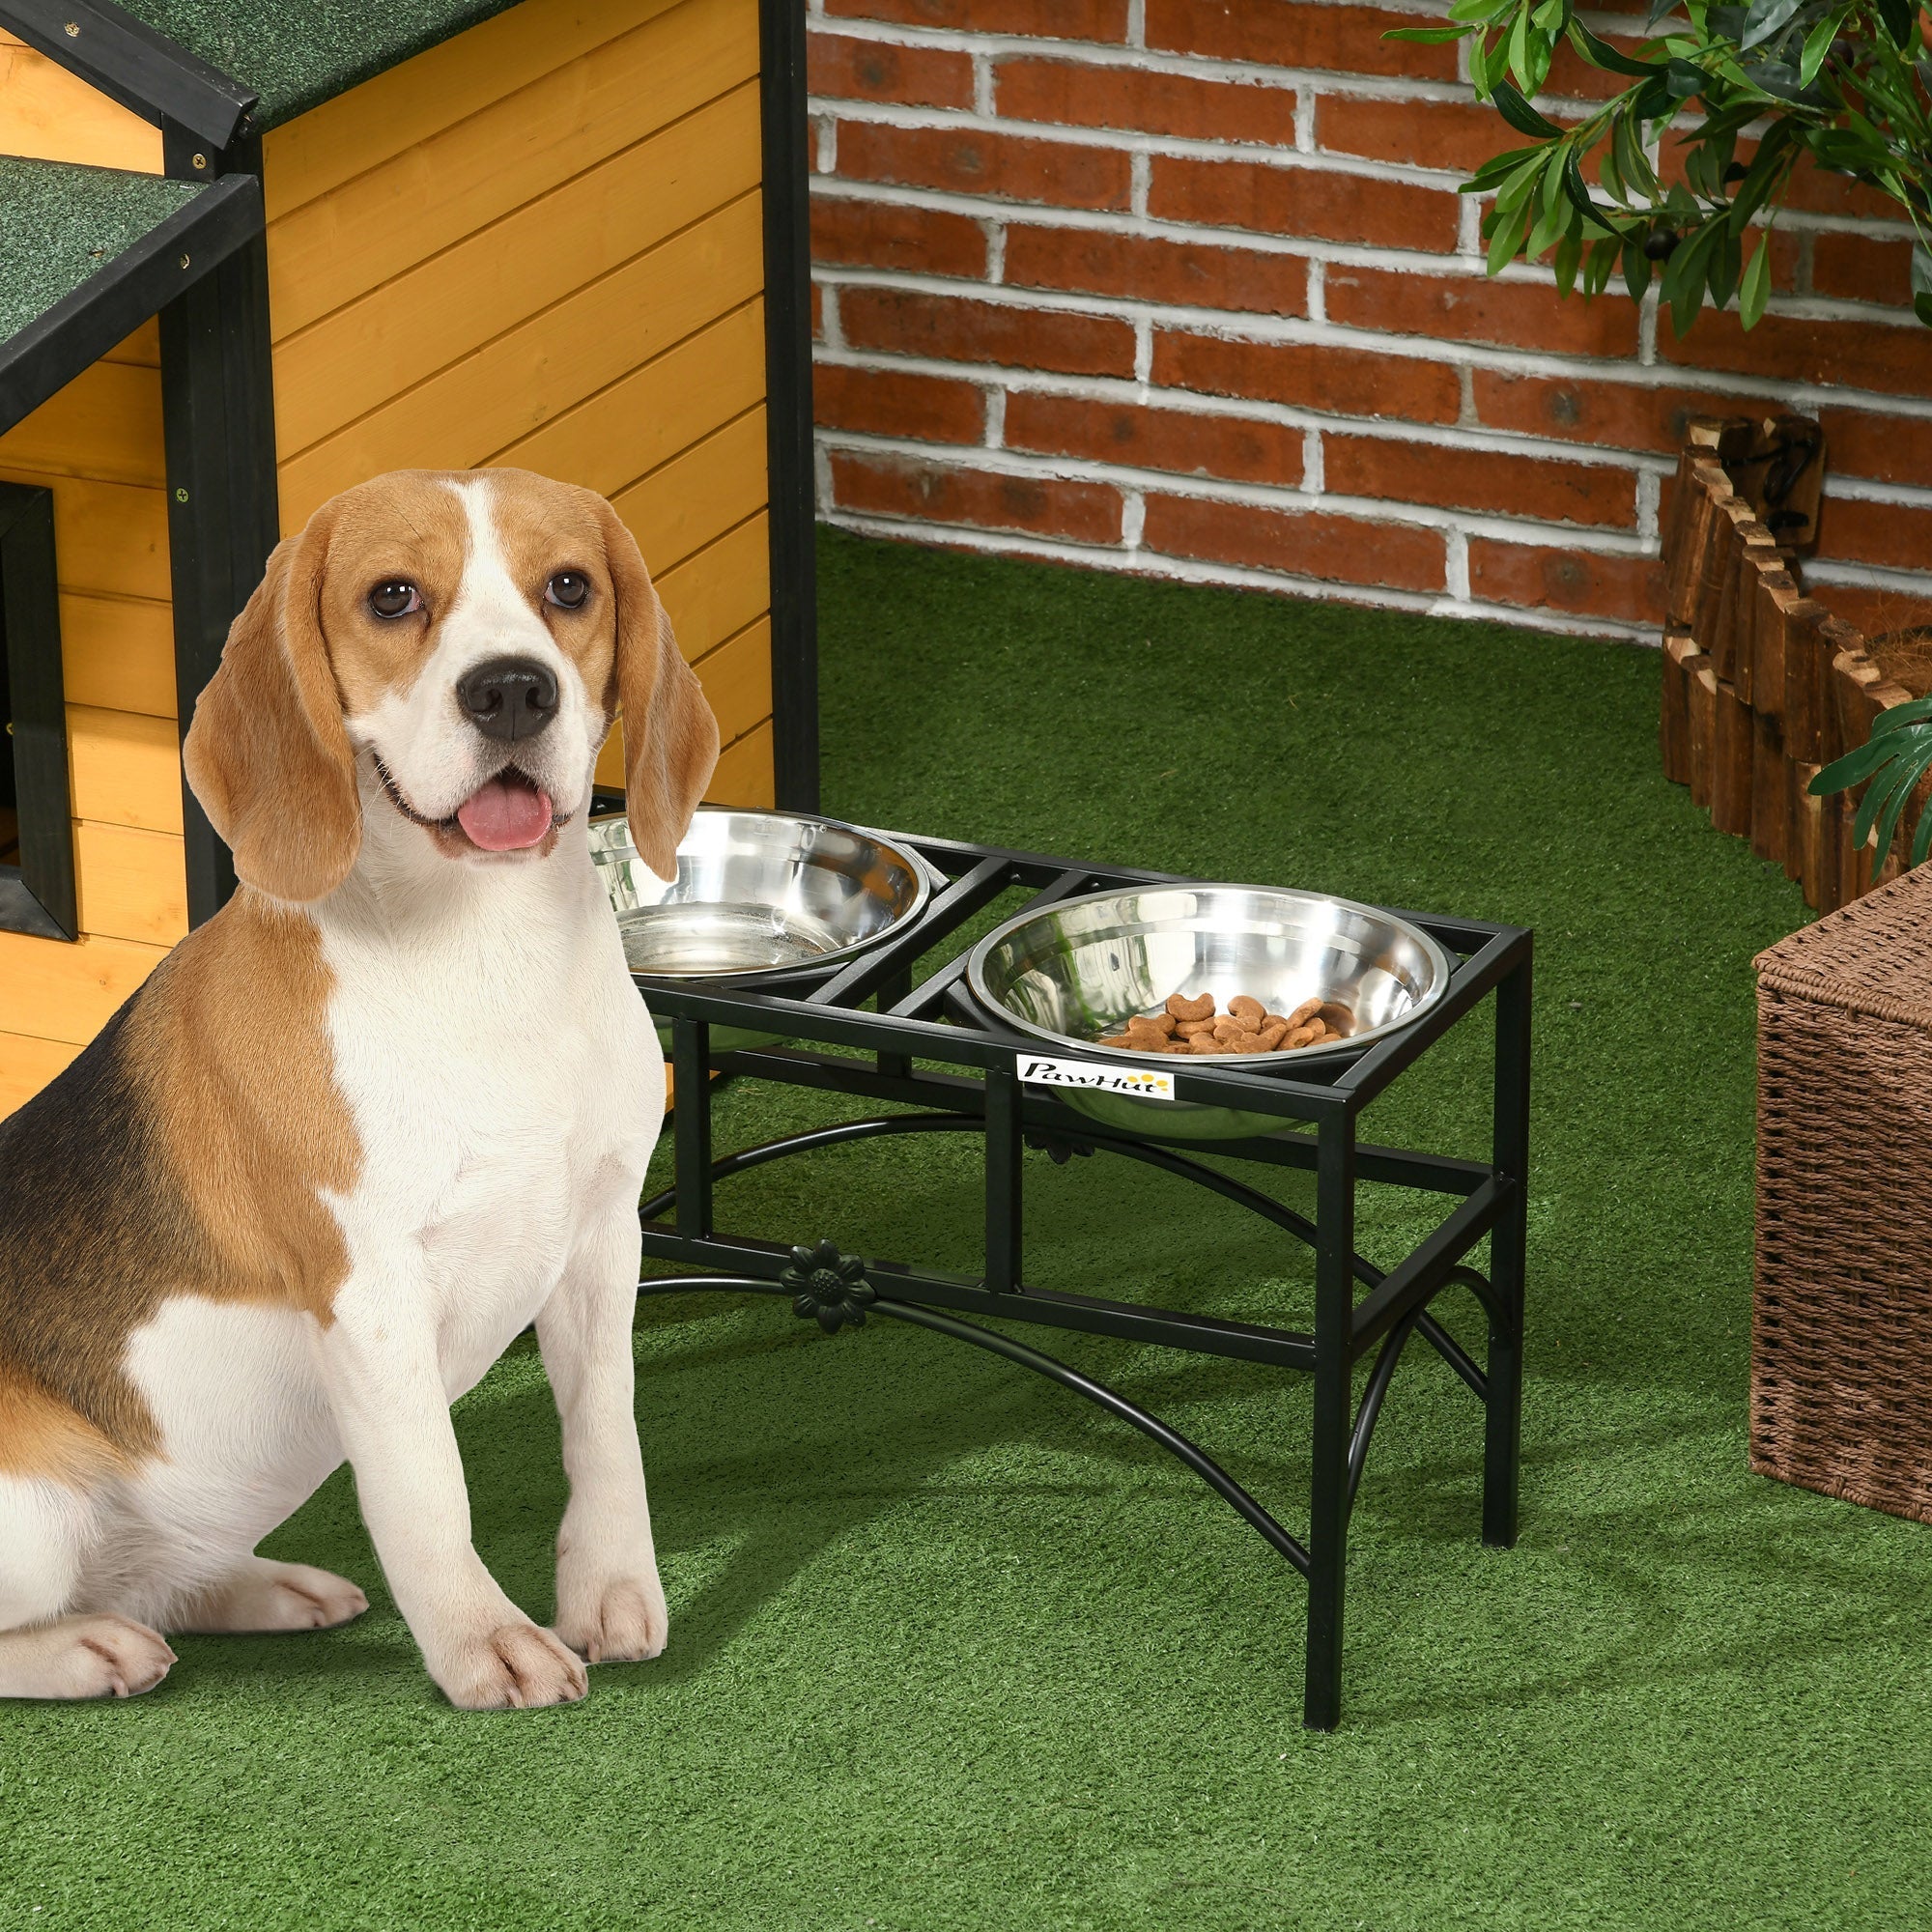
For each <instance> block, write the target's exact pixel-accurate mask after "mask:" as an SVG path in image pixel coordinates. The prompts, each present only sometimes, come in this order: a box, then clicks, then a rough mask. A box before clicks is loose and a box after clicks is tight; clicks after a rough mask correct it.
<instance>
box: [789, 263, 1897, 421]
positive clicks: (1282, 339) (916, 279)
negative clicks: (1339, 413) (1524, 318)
mask: <svg viewBox="0 0 1932 1932" xmlns="http://www.w3.org/2000/svg"><path fill="white" fill-rule="evenodd" d="M1312 259H1313V258H1312ZM1378 266H1379V265H1378ZM813 279H814V280H815V281H818V282H819V283H821V284H822V285H823V286H825V287H827V288H832V287H835V286H844V287H852V288H885V289H896V290H901V291H904V292H906V293H911V294H918V295H935V296H943V297H946V298H950V299H952V300H960V299H967V300H978V301H990V302H993V303H995V304H996V305H998V306H1004V307H1013V308H1029V309H1056V310H1061V311H1064V312H1068V313H1074V314H1080V315H1088V316H1102V317H1109V318H1112V319H1115V320H1119V321H1125V322H1137V321H1139V320H1141V319H1142V318H1143V317H1146V318H1149V319H1151V321H1152V322H1153V324H1154V325H1155V326H1156V327H1168V328H1175V329H1183V330H1186V331H1187V332H1189V333H1192V334H1199V335H1211V336H1216V337H1219V338H1221V339H1223V340H1226V341H1230V342H1255V343H1264V344H1265V343H1301V344H1321V345H1334V346H1338V347H1354V348H1361V349H1372V350H1375V351H1377V352H1378V353H1380V354H1383V355H1397V356H1402V357H1405V358H1406V359H1409V360H1414V361H1430V362H1442V363H1447V364H1450V365H1451V366H1457V367H1460V366H1463V365H1464V364H1466V365H1467V366H1469V367H1471V368H1475V369H1490V370H1496V371H1500V372H1501V373H1503V374H1505V375H1515V376H1548V377H1553V378H1555V379H1557V380H1560V381H1565V382H1575V381H1598V382H1606V383H1623V384H1629V385H1630V386H1632V387H1637V388H1662V389H1679V388H1681V389H1690V390H1701V391H1708V392H1709V393H1711V394H1713V395H1736V394H1737V393H1738V392H1739V391H1740V390H1761V391H1765V392H1768V393H1771V394H1774V395H1776V397H1777V399H1778V400H1780V401H1782V402H1785V403H1788V404H1794V405H1799V406H1803V407H1810V408H1821V409H1824V408H1834V407H1841V406H1845V405H1851V406H1853V407H1859V408H1874V409H1878V410H1881V411H1884V412H1889V413H1892V414H1898V415H1911V416H1915V417H1918V416H1932V397H1918V396H1909V395H1894V394H1892V393H1890V392H1889V391H1874V390H1864V389H1849V388H1845V387H1842V386H1840V385H1838V384H1815V383H1801V382H1796V381H1792V380H1789V379H1783V378H1776V377H1771V376H1751V375H1747V374H1734V373H1732V372H1731V371H1728V370H1711V369H1700V368H1697V367H1695V366H1694V365H1691V364H1688V363H1674V362H1672V363H1665V362H1659V363H1655V364H1639V363H1634V362H1632V361H1630V360H1629V359H1627V358H1623V357H1596V356H1592V355H1588V354H1577V355H1560V354H1552V353H1550V352H1548V351H1539V350H1530V349H1511V348H1505V347H1500V346H1497V345H1494V344H1490V343H1480V342H1465V341H1463V340H1460V339H1458V338H1456V337H1453V336H1434V335H1396V334H1391V333H1388V332H1385V331H1383V330H1379V329H1375V328H1368V327H1352V326H1345V325H1342V324H1339V323H1330V322H1325V321H1324V322H1315V321H1312V320H1307V319H1304V318H1302V317H1299V316H1269V315H1262V314H1259V313H1257V312H1255V311H1253V310H1248V309H1219V308H1216V309H1206V308H1192V307H1180V306H1179V305H1174V304H1161V303H1150V302H1137V301H1133V300H1129V299H1125V298H1119V297H1112V296H1088V295H1069V294H1067V293H1065V291H1062V290H1056V289H1026V290H1024V291H1022V290H1019V289H1015V288H1011V287H1007V286H1003V287H1001V288H998V289H994V288H989V287H988V286H987V285H986V284H984V283H982V282H976V281H975V282H969V281H954V280H950V279H947V278H944V277H941V276H936V275H911V274H901V273H898V272H896V271H894V270H867V269H818V270H814V271H813ZM1468 279H1475V277H1468ZM1499 279H1500V280H1502V281H1505V282H1507V281H1523V282H1533V281H1535V280H1536V277H1535V276H1533V275H1527V274H1525V275H1508V274H1506V275H1504V276H1502V277H1500V278H1499ZM1813 306H1815V305H1813ZM1779 312H1780V313H1783V314H1792V313H1798V314H1800V315H1801V316H1802V315H1803V313H1804V312H1803V311H1802V310H1792V309H1784V310H1780V311H1779ZM1815 319H1818V320H1825V321H1832V320H1842V318H1840V317H1833V316H1820V317H1817V318H1815ZM1899 327H1901V328H1915V329H1916V328H1918V327H1920V325H1919V324H1918V323H1917V322H1916V321H1914V320H1913V319H1912V318H1911V317H1910V316H1909V315H1908V316H1907V318H1906V320H1905V321H1904V322H1903V323H1901V324H1900V325H1899Z"/></svg>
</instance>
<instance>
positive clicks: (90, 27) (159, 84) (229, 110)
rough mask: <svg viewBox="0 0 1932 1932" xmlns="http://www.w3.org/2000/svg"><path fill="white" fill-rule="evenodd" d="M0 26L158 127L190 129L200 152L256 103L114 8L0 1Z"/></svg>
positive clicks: (54, 0) (239, 127)
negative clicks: (177, 125) (171, 123)
mask: <svg viewBox="0 0 1932 1932" xmlns="http://www.w3.org/2000/svg"><path fill="white" fill-rule="evenodd" d="M0 26H5V27H6V28H8V30H9V31H10V32H12V33H14V34H16V35H18V36H19V38H20V39H21V40H23V41H25V42H26V43H27V44H28V45H29V46H30V47H36V48H38V49H39V50H40V51H41V52H42V53H43V54H45V55H46V56H47V58H48V59H49V60H53V61H58V62H59V63H60V65H61V66H62V67H64V68H66V69H67V70H68V71H70V72H71V73H77V74H79V75H80V76H81V78H82V79H83V80H87V81H89V82H91V83H92V84H93V85H94V86H95V87H98V88H99V90H100V92H101V93H102V94H104V95H106V96H107V97H108V98H109V99H113V100H118V101H119V102H120V103H121V105H122V106H123V107H126V108H128V109H130V110H131V111H132V112H133V113H136V114H138V115H139V116H140V117H141V118H142V120H144V121H152V122H154V123H155V125H156V127H158V126H160V124H161V123H162V122H163V121H164V120H173V121H178V122H180V123H181V124H182V126H184V127H185V128H191V129H192V130H193V131H194V133H195V134H196V135H197V136H198V137H199V138H200V140H201V143H202V144H203V147H204V149H207V148H225V147H227V146H228V145H229V144H230V143H231V142H232V141H234V140H235V138H236V137H237V136H238V135H239V134H241V133H242V132H243V131H244V128H243V123H244V122H246V121H247V120H248V119H249V117H250V115H251V113H252V111H253V109H254V106H255V96H254V95H253V94H251V93H250V92H249V91H248V90H247V89H246V88H245V87H243V86H242V85H241V82H240V81H236V80H231V79H230V78H229V77H228V75H226V74H225V73H223V72H221V71H220V70H219V69H218V68H212V67H210V66H209V64H208V63H207V62H206V61H204V60H202V59H200V58H198V57H197V56H196V55H194V54H191V53H189V52H188V50H187V49H186V48H185V47H184V46H181V45H179V44H177V43H175V42H173V41H171V40H169V39H168V38H167V37H166V36H165V35H163V34H157V33H156V31H155V30H154V28H152V27H150V26H148V25H147V24H146V23H145V22H144V21H141V20H137V19H136V18H135V17H134V16H133V14H129V13H128V12H126V11H125V10H124V9H122V8H120V7H117V6H115V5H114V4H113V0H0Z"/></svg>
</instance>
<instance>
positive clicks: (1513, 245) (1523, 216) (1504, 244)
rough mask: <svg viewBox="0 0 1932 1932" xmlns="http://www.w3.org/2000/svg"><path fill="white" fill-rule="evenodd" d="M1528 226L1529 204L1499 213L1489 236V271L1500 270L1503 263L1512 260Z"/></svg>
mask: <svg viewBox="0 0 1932 1932" xmlns="http://www.w3.org/2000/svg"><path fill="white" fill-rule="evenodd" d="M1528 227H1529V204H1528V203H1527V202H1525V203H1524V204H1523V205H1522V206H1521V207H1520V208H1519V209H1517V210H1515V211H1514V213H1509V214H1500V213H1499V215H1498V217H1497V220H1496V226H1495V232H1494V233H1493V234H1492V236H1491V238H1490V256H1489V266H1490V273H1491V274H1492V275H1495V274H1500V273H1501V272H1502V269H1503V265H1504V264H1505V263H1507V262H1510V261H1513V260H1514V259H1515V258H1516V253H1517V250H1518V249H1519V248H1520V247H1521V246H1522V242H1523V236H1524V234H1525V232H1526V231H1527V230H1528Z"/></svg>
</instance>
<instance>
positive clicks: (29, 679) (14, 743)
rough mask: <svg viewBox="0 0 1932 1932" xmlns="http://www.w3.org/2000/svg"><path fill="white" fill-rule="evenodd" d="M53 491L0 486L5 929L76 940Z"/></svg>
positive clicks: (0, 812)
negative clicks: (56, 585) (4, 726)
mask: <svg viewBox="0 0 1932 1932" xmlns="http://www.w3.org/2000/svg"><path fill="white" fill-rule="evenodd" d="M55 584H56V572H55V565H54V514H53V493H52V492H51V491H49V490H42V489H35V488H33V487H31V486H29V485H24V484H17V483H6V484H0V719H4V720H5V724H6V731H5V736H4V739H0V930H5V931H9V932H26V933H33V934H35V935H36V936H38V937H40V938H43V939H70V940H71V939H72V938H73V936H74V934H75V932H76V931H77V930H78V927H79V923H78V921H77V919H76V918H75V903H74V868H73V823H72V812H71V806H70V804H69V801H68V749H67V708H66V703H65V699H64V694H63V690H62V677H61V647H60V606H59V601H58V597H57V593H56V589H55Z"/></svg>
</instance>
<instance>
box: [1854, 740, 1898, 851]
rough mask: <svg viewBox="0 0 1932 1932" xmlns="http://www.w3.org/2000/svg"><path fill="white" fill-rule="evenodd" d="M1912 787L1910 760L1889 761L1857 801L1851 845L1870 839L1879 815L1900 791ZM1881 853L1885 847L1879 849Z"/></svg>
mask: <svg viewBox="0 0 1932 1932" xmlns="http://www.w3.org/2000/svg"><path fill="white" fill-rule="evenodd" d="M1911 787H1912V760H1911V759H1910V758H1894V759H1891V760H1889V762H1888V763H1887V764H1886V766H1885V769H1884V770H1883V771H1881V772H1880V773H1879V774H1878V776H1877V777H1876V778H1874V779H1873V780H1872V781H1871V783H1870V784H1868V785H1867V786H1866V787H1865V795H1864V797H1863V798H1861V800H1860V801H1859V809H1858V812H1857V814H1856V815H1855V816H1854V817H1853V819H1852V843H1853V845H1855V846H1860V845H1862V844H1863V843H1864V842H1865V840H1866V839H1867V838H1870V837H1871V834H1872V828H1873V826H1874V825H1876V824H1877V822H1878V819H1879V815H1880V813H1881V812H1883V811H1884V810H1886V809H1887V807H1888V806H1889V805H1890V803H1891V801H1892V800H1893V799H1894V798H1896V797H1897V795H1898V794H1899V792H1900V791H1901V790H1904V791H1909V790H1910V789H1911ZM1879 850H1880V852H1881V853H1883V852H1884V850H1885V847H1884V846H1883V845H1881V846H1880V847H1879Z"/></svg>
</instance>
